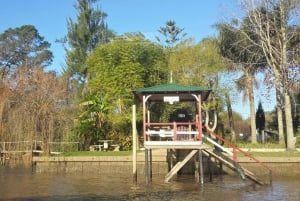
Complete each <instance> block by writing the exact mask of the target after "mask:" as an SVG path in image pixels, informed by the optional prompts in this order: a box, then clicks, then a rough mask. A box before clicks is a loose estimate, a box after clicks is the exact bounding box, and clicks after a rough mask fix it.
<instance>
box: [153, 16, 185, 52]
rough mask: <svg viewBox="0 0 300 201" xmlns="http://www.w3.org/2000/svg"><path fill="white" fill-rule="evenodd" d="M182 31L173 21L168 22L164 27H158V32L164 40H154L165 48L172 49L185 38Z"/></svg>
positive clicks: (158, 38) (157, 38)
mask: <svg viewBox="0 0 300 201" xmlns="http://www.w3.org/2000/svg"><path fill="white" fill-rule="evenodd" d="M183 31H184V28H180V27H179V26H177V25H176V22H175V21H173V20H169V21H167V22H166V24H165V26H164V27H160V28H159V30H158V32H159V33H160V34H161V35H162V36H163V37H164V38H163V39H162V38H160V37H158V36H156V40H157V41H158V42H160V43H162V44H164V46H165V47H167V48H172V47H174V46H175V45H176V44H178V43H179V42H180V41H181V40H182V39H183V38H184V37H185V36H186V33H184V32H183Z"/></svg>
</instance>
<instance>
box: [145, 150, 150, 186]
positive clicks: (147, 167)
mask: <svg viewBox="0 0 300 201" xmlns="http://www.w3.org/2000/svg"><path fill="white" fill-rule="evenodd" d="M145 181H146V184H147V185H148V184H149V183H150V179H149V156H148V149H145Z"/></svg>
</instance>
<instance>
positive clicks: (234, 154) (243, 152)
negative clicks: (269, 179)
mask: <svg viewBox="0 0 300 201" xmlns="http://www.w3.org/2000/svg"><path fill="white" fill-rule="evenodd" d="M204 128H205V129H206V131H208V132H209V134H210V135H212V136H214V137H216V138H217V139H219V140H221V141H222V142H224V143H225V144H227V145H229V146H230V147H231V148H232V149H233V161H234V162H237V153H236V151H239V152H241V153H242V154H243V155H244V156H247V157H248V158H250V159H252V160H254V161H255V162H257V163H258V164H260V165H261V166H262V167H264V168H265V169H267V170H269V171H270V172H273V171H274V170H272V169H271V168H270V167H269V166H267V165H266V164H265V163H263V162H261V161H260V160H258V159H256V158H254V157H253V156H252V155H251V154H249V153H247V152H245V151H243V150H242V149H240V148H239V147H237V146H236V145H234V144H233V143H231V142H230V141H228V140H226V139H224V138H222V137H221V136H219V135H218V134H216V133H214V132H213V131H212V130H210V129H208V128H206V127H204Z"/></svg>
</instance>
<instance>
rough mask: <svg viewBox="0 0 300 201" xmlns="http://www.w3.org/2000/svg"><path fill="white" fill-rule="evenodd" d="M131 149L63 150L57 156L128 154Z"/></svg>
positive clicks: (130, 152)
mask: <svg viewBox="0 0 300 201" xmlns="http://www.w3.org/2000/svg"><path fill="white" fill-rule="evenodd" d="M131 154H132V151H74V152H65V153H62V154H60V155H59V156H129V155H131Z"/></svg>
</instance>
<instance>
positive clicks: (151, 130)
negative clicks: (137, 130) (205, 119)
mask: <svg viewBox="0 0 300 201" xmlns="http://www.w3.org/2000/svg"><path fill="white" fill-rule="evenodd" d="M144 139H145V141H164V140H173V141H201V140H202V131H201V126H200V124H199V123H198V122H168V123H146V124H145V136H144Z"/></svg>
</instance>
